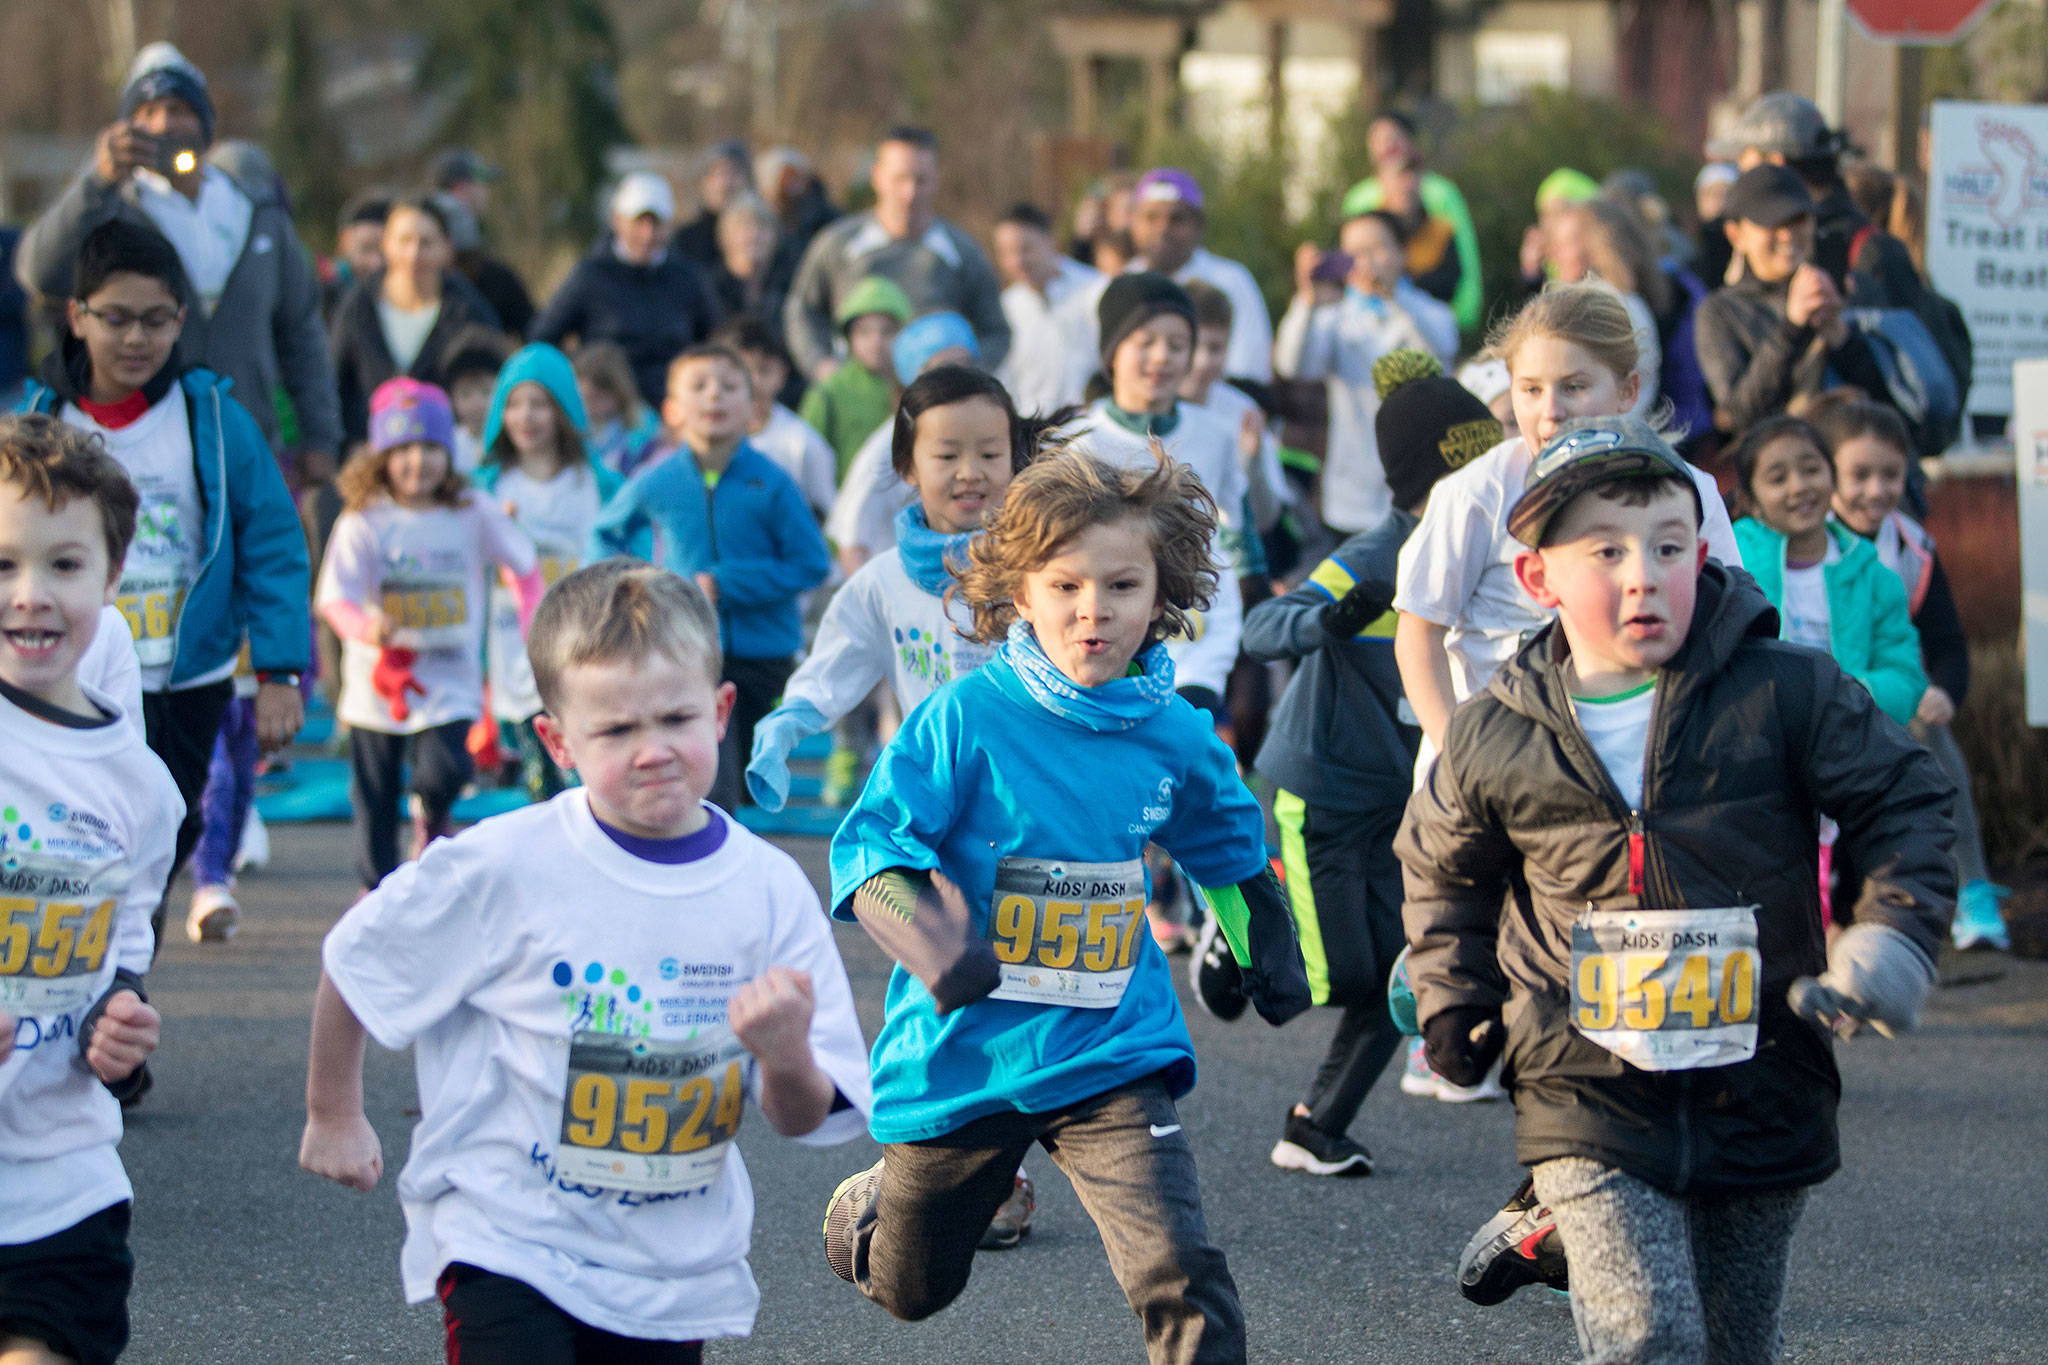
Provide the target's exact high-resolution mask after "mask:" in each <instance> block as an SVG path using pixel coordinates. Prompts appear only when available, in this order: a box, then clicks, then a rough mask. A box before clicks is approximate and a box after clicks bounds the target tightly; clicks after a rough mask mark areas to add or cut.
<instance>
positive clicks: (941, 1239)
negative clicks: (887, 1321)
mask: <svg viewBox="0 0 2048 1365" xmlns="http://www.w3.org/2000/svg"><path fill="white" fill-rule="evenodd" d="M1039 1123H1040V1120H1039V1119H1037V1118H1035V1117H1033V1116H1031V1115H1028V1114H1018V1113H1003V1114H990V1115H987V1116H986V1117H983V1118H979V1119H976V1120H974V1122H972V1123H969V1124H967V1125H966V1126H964V1127H962V1128H958V1129H955V1130H954V1131H953V1132H951V1133H948V1134H946V1135H945V1136H943V1137H939V1138H934V1139H932V1140H931V1141H929V1142H907V1143H891V1144H889V1145H888V1146H885V1147H884V1148H883V1149H882V1187H881V1192H880V1194H879V1195H878V1196H877V1197H876V1199H875V1202H874V1204H873V1206H872V1207H871V1208H870V1209H869V1211H868V1213H867V1214H866V1215H865V1216H864V1217H863V1218H862V1220H861V1222H860V1224H859V1225H858V1226H857V1227H856V1228H855V1231H854V1236H853V1282H854V1283H855V1284H857V1285H859V1286H860V1291H861V1293H863V1294H865V1295H867V1296H868V1297H869V1298H871V1299H873V1300H874V1301H875V1302H876V1303H878V1304H880V1305H882V1307H883V1308H885V1309H887V1310H888V1311H889V1315H890V1316H891V1317H894V1318H900V1319H902V1320H903V1321H904V1322H916V1321H918V1320H919V1319H921V1318H928V1317H930V1316H931V1315H932V1314H934V1313H936V1312H938V1311H939V1310H940V1309H941V1308H944V1307H945V1306H946V1305H947V1304H949V1303H951V1302H952V1301H953V1300H954V1299H957V1298H959V1297H960V1291H961V1290H963V1289H965V1288H966V1287H967V1275H968V1272H969V1270H971V1269H972V1267H973V1264H974V1252H975V1248H976V1246H977V1245H978V1244H979V1243H980V1241H981V1234H982V1230H983V1229H984V1228H986V1227H987V1226H988V1221H989V1219H991V1218H993V1217H994V1216H995V1212H996V1210H997V1209H998V1208H1001V1207H1002V1203H1003V1201H1004V1200H1005V1199H1007V1198H1009V1197H1010V1191H1011V1189H1012V1188H1013V1187H1014V1186H1015V1184H1016V1177H1017V1164H1018V1163H1019V1162H1021V1161H1022V1160H1023V1159H1024V1153H1025V1151H1026V1150H1028V1149H1029V1148H1030V1146H1031V1143H1032V1140H1033V1138H1034V1137H1035V1136H1036V1135H1037V1131H1038V1126H1039Z"/></svg>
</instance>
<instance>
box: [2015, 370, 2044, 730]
mask: <svg viewBox="0 0 2048 1365" xmlns="http://www.w3.org/2000/svg"><path fill="white" fill-rule="evenodd" d="M2012 386H2013V389H2014V390H2015V391H2016V393H2017V396H2018V400H2019V401H2018V402H2017V404H2015V406H2014V409H2013V415H2012V447H2013V457H2014V459H2015V461H2016V463H2017V466H2018V467H2017V469H2016V471H2015V472H2016V473H2017V474H2018V475H2019V495H2020V601H2021V602H2022V603H2023V615H2022V618H2021V628H2022V631H2023V633H2024V636H2025V640H2024V648H2025V657H2026V669H2027V724H2029V725H2037V726H2044V727H2048V359H2044V360H2022V361H2020V362H2019V363H2018V364H2016V365H2014V366H2013V367H2012Z"/></svg>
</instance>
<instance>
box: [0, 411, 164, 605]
mask: <svg viewBox="0 0 2048 1365" xmlns="http://www.w3.org/2000/svg"><path fill="white" fill-rule="evenodd" d="M0 485H4V486H6V487H8V488H17V489H20V490H21V495H22V497H23V499H24V500H26V499H28V498H34V499H36V500H37V501H39V502H41V503H42V504H43V505H44V506H45V507H47V508H49V509H50V510H51V511H52V512H61V511H63V510H64V506H65V504H66V503H68V502H70V501H71V500H72V499H73V498H87V499H90V500H91V501H92V503H93V504H94V505H95V506H96V507H98V508H99V514H100V530H101V531H102V532H103V533H104V534H105V536H106V540H107V562H108V564H109V566H110V567H111V568H112V569H113V570H114V571H115V572H119V570H120V568H121V561H122V560H123V559H125V558H126V557H127V555H128V542H129V541H131V540H133V539H135V513H136V509H137V508H138V507H139V506H140V505H141V499H140V498H139V497H138V496H137V495H136V492H135V485H134V484H133V483H131V482H130V481H129V478H128V471H127V470H126V469H123V468H122V467H121V462H120V461H119V460H116V459H115V458H114V457H113V456H112V455H109V454H108V453H107V448H106V445H105V444H104V443H103V442H101V440H100V438H99V436H98V434H97V433H87V432H84V431H80V430H79V429H78V428H76V427H74V426H71V425H70V424H69V423H66V422H64V421H61V420H59V419H58V418H55V417H51V416H48V415H46V414H44V413H26V414H23V415H22V416H19V417H0Z"/></svg>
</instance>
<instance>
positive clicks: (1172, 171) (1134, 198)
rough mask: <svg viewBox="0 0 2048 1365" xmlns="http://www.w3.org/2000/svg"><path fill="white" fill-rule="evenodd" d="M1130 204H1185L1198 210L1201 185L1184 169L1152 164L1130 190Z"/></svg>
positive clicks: (1200, 205) (1200, 198)
mask: <svg viewBox="0 0 2048 1365" xmlns="http://www.w3.org/2000/svg"><path fill="white" fill-rule="evenodd" d="M1131 204H1132V206H1133V207H1135V206H1137V205H1139V204H1186V205H1187V206H1188V207H1189V208H1191V209H1194V210H1195V211H1196V212H1198V213H1199V212H1200V211H1201V209H1202V187H1201V186H1200V185H1197V184H1196V183H1195V178H1194V177H1193V176H1191V175H1189V174H1188V173H1187V172H1186V171H1183V170H1179V169H1177V168H1176V167H1173V166H1154V167H1153V168H1152V169H1151V170H1149V171H1147V172H1145V173H1144V174H1143V175H1141V176H1139V177H1138V183H1137V185H1136V186H1135V187H1133V188H1132V190H1131Z"/></svg>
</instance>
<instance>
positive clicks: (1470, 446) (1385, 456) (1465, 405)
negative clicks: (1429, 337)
mask: <svg viewBox="0 0 2048 1365" xmlns="http://www.w3.org/2000/svg"><path fill="white" fill-rule="evenodd" d="M1399 354H1400V352H1398V351H1397V352H1395V353H1394V355H1399ZM1392 358H1393V357H1392V356H1383V357H1381V361H1380V363H1381V364H1385V363H1386V361H1388V360H1390V359H1392ZM1373 369H1374V372H1375V374H1377V373H1378V370H1379V366H1378V365H1375V366H1374V367H1373ZM1373 433H1374V435H1376V436H1377V437H1378V438H1379V447H1380V467H1381V468H1383V469H1384V470H1386V473H1387V491H1388V492H1390V493H1392V494H1393V495H1394V506H1396V507H1398V508H1401V509H1402V510H1403V511H1407V510H1409V509H1412V508H1417V507H1420V506H1421V505H1422V504H1423V503H1424V502H1426V501H1427V500H1428V498H1429V490H1430V489H1431V488H1434V487H1435V486H1436V481H1437V480H1438V479H1441V478H1442V477H1444V475H1446V474H1449V473H1450V472H1451V471H1452V470H1454V469H1462V468H1464V467H1465V466H1466V465H1467V464H1470V463H1471V462H1472V461H1473V460H1475V459H1477V458H1479V457H1480V456H1481V455H1484V454H1485V453H1486V452H1487V451H1489V450H1491V449H1493V447H1495V446H1497V445H1499V444H1500V442H1501V426H1500V422H1499V420H1498V419H1496V418H1495V417H1494V415H1493V414H1492V413H1491V412H1490V411H1488V410H1487V407H1486V404H1484V403H1482V402H1480V401H1479V400H1478V399H1477V398H1474V397H1473V396H1472V394H1471V393H1470V392H1469V391H1468V390H1467V389H1466V388H1465V386H1464V385H1463V384H1460V383H1459V382H1458V381H1457V380H1455V379H1450V378H1447V377H1445V376H1444V375H1442V374H1432V375H1423V376H1422V377H1420V378H1416V379H1410V380H1409V381H1408V382H1406V383H1405V384H1399V385H1397V386H1395V387H1394V388H1392V389H1390V390H1388V392H1387V395H1386V397H1385V398H1384V399H1383V400H1382V401H1381V403H1380V410H1379V415H1378V416H1377V417H1375V418H1374V419H1373Z"/></svg>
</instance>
